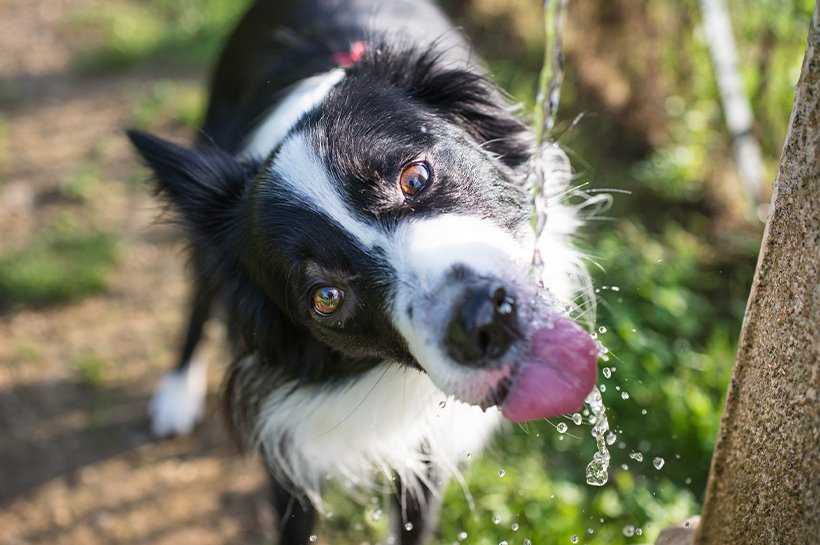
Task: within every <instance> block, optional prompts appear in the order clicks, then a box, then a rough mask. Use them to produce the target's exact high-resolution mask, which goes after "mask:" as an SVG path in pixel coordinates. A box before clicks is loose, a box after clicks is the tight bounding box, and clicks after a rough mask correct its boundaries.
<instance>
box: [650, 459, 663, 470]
mask: <svg viewBox="0 0 820 545" xmlns="http://www.w3.org/2000/svg"><path fill="white" fill-rule="evenodd" d="M665 463H666V460H664V459H663V458H661V457H660V456H658V457H657V458H655V459H653V460H652V465H653V466H655V469H658V470H660V469H663V464H665Z"/></svg>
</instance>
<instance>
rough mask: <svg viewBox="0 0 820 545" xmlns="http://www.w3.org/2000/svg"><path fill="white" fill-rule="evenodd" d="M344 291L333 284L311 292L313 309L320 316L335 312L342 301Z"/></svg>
mask: <svg viewBox="0 0 820 545" xmlns="http://www.w3.org/2000/svg"><path fill="white" fill-rule="evenodd" d="M344 298H345V292H344V291H342V290H340V289H339V288H335V287H333V286H323V287H321V288H317V289H316V291H314V292H313V310H314V311H315V312H316V314H319V315H321V316H330V315H331V314H333V313H334V312H336V311H337V310H338V309H339V307H340V306H342V301H344Z"/></svg>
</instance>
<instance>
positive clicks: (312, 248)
mask: <svg viewBox="0 0 820 545" xmlns="http://www.w3.org/2000/svg"><path fill="white" fill-rule="evenodd" d="M426 62H429V64H425V63H426ZM388 68H389V67H387V68H386V67H384V66H383V65H368V64H367V63H366V62H365V63H363V65H361V66H356V67H354V69H352V70H350V71H348V73H347V75H346V77H345V78H343V79H342V80H341V81H340V82H339V83H338V84H337V85H336V86H335V87H334V88H333V89H332V91H331V92H330V93H329V94H328V95H327V96H326V97H325V99H324V100H323V101H321V102H320V103H319V104H318V105H317V106H316V107H315V108H313V109H312V110H311V111H309V112H308V113H307V114H306V115H304V116H303V117H302V118H301V119H300V120H299V122H298V123H297V124H296V125H295V126H294V127H292V128H291V129H290V130H289V131H288V133H287V135H286V136H285V137H284V138H283V139H282V141H281V142H278V143H277V145H276V146H275V148H274V149H273V150H272V152H271V153H270V154H269V156H268V157H267V158H266V159H265V161H264V162H263V163H261V164H259V165H256V166H247V165H245V166H243V165H242V164H240V163H238V162H237V161H236V160H234V159H231V158H229V157H227V156H225V155H224V154H221V153H218V152H210V153H209V154H208V155H205V154H203V153H202V152H193V151H188V150H182V149H180V148H176V147H172V146H169V145H168V144H167V143H162V142H160V141H158V140H156V139H152V138H150V137H144V136H139V135H137V136H136V137H135V138H132V139H134V141H135V143H136V144H137V147H138V148H139V149H140V151H141V152H142V153H143V155H144V156H145V157H146V159H147V161H148V163H149V164H150V165H151V166H153V167H154V168H155V170H156V171H157V175H158V177H159V179H160V184H161V186H160V187H161V189H162V191H164V192H165V193H166V194H167V195H168V196H169V197H170V199H171V201H172V202H173V203H174V204H175V205H176V206H177V207H178V208H179V209H180V210H181V211H182V213H183V216H185V217H186V220H187V222H188V223H189V224H190V227H191V229H192V233H193V234H194V240H195V244H197V245H198V246H202V245H204V246H205V247H206V248H211V250H209V251H210V252H211V254H212V255H213V256H217V257H213V258H212V259H213V260H214V261H219V260H225V261H226V262H230V263H231V266H230V267H225V266H217V267H216V268H217V269H218V270H219V272H218V274H221V275H226V276H229V275H233V276H234V277H241V278H242V280H241V281H238V282H239V283H240V284H241V283H245V282H247V283H251V284H253V286H254V287H255V288H256V289H257V290H258V291H259V292H260V293H261V294H263V295H262V297H264V298H265V299H266V300H268V301H269V302H270V303H271V304H273V305H275V307H276V309H277V311H278V312H279V313H280V314H281V315H284V316H285V317H286V321H287V322H288V323H289V324H293V325H294V327H295V328H296V329H297V330H298V331H306V332H309V338H311V339H313V341H312V342H314V343H319V344H321V345H324V346H325V347H327V348H328V349H330V351H331V352H333V353H335V354H339V355H341V356H342V357H339V358H337V359H336V360H335V365H336V366H337V368H334V369H328V368H327V365H325V366H323V368H322V369H321V370H319V371H317V372H316V373H313V374H312V378H313V379H315V380H323V376H322V375H323V374H330V375H352V374H355V373H356V372H359V371H361V370H363V369H367V368H369V367H370V366H372V365H376V364H377V363H378V362H381V361H398V362H402V363H404V364H406V365H409V366H413V367H417V368H419V369H420V370H422V371H424V372H426V373H428V374H429V376H430V377H431V379H432V381H433V382H434V383H435V384H436V385H437V386H438V387H439V388H440V389H441V390H442V391H444V392H445V393H446V394H451V395H453V396H455V397H456V398H457V399H460V400H462V401H465V402H468V403H471V404H478V405H482V406H492V405H501V404H503V403H504V401H505V398H506V396H507V394H508V392H509V390H510V389H515V390H516V391H517V390H521V389H522V387H521V386H520V385H516V382H518V381H519V380H523V378H521V379H519V376H527V377H529V375H532V373H529V375H528V373H526V372H523V373H522V372H521V367H522V365H523V364H522V363H521V362H522V361H523V360H527V359H529V360H533V359H534V357H533V356H532V352H533V338H534V337H535V335H536V333H537V332H538V331H539V330H542V329H544V328H545V327H546V328H548V329H550V330H553V331H554V333H553V334H552V335H553V337H555V339H553V340H551V341H550V343H552V344H551V345H550V346H553V345H558V344H560V345H562V346H563V347H566V346H569V347H570V348H571V351H574V352H573V354H571V355H570V358H569V359H570V360H579V358H580V360H583V362H582V363H581V364H578V365H576V364H575V363H571V364H569V366H568V367H567V366H566V365H564V370H563V371H561V372H560V373H559V375H561V376H560V377H558V380H559V382H560V381H562V380H564V381H566V379H567V377H566V376H564V374H566V372H569V374H570V375H571V376H570V377H569V382H571V383H572V385H571V386H572V387H571V388H570V390H572V392H571V393H572V395H571V396H570V397H572V400H571V401H570V402H569V405H573V404H574V405H578V404H579V403H578V400H577V398H578V396H579V395H582V394H585V393H586V392H588V391H589V389H590V388H591V386H592V385H591V383H590V381H589V371H588V368H589V366H588V365H587V364H586V362H587V361H588V360H589V359H590V357H591V356H590V354H591V352H592V351H594V346H593V345H591V344H590V343H587V342H586V341H585V340H583V339H582V336H584V334H582V333H581V332H580V330H579V329H577V328H571V327H570V328H564V327H563V325H562V324H564V322H563V321H561V320H564V319H559V318H558V315H559V311H558V308H557V307H555V306H553V305H552V303H551V302H550V301H549V300H548V299H547V298H546V297H544V293H547V292H548V288H549V286H546V288H547V290H539V289H536V286H535V282H534V280H533V279H532V278H531V277H530V276H529V275H528V266H529V258H530V255H531V248H530V246H529V244H530V243H531V240H530V238H529V237H528V236H527V233H528V232H529V230H528V219H529V211H528V208H527V206H526V203H527V193H526V191H525V190H524V189H523V184H522V180H521V176H522V172H521V170H522V169H523V168H524V163H525V162H526V159H527V156H528V144H527V138H526V131H525V128H524V126H523V125H521V123H520V122H518V120H517V119H515V117H513V116H512V115H511V114H510V113H509V112H508V111H507V110H505V109H504V107H503V101H502V100H501V98H500V96H499V95H497V94H496V93H495V92H494V90H493V89H492V88H490V87H489V86H488V84H487V82H486V81H485V80H483V79H480V78H477V77H476V76H475V75H473V74H471V73H469V72H466V71H459V70H437V69H436V68H435V66H434V64H433V63H432V59H429V60H428V61H424V59H420V60H417V61H416V64H414V65H413V70H415V72H413V71H411V72H410V73H398V74H396V73H392V74H391V73H389V72H387V70H388ZM380 71H381V73H380ZM146 138H147V139H146ZM169 150H170V151H169ZM175 163H178V164H177V165H176V166H175ZM174 171H175V172H174ZM251 173H252V174H251ZM203 177H204V178H210V179H207V180H205V179H202V178H203ZM214 177H217V178H219V179H218V180H216V179H213V178H214ZM182 178H185V180H183V182H184V183H183V182H181V181H180V179H182ZM545 257H546V258H547V261H549V256H545ZM547 266H549V263H548V264H547ZM223 282H225V283H227V284H231V283H232V282H233V284H234V285H236V283H237V279H236V278H233V279H231V278H225V279H224V280H223ZM556 320H559V322H560V323H559V326H558V327H556V326H555V324H556ZM564 321H565V320H564ZM260 326H261V327H262V328H264V323H262V324H260V323H259V320H256V322H255V323H254V328H255V329H254V331H255V332H256V333H257V334H258V332H259V329H260ZM279 342H283V343H287V342H288V339H280V340H279ZM576 345H577V346H576ZM575 352H577V353H578V354H575ZM581 352H584V353H585V354H588V355H587V356H583V355H580V356H579V354H581ZM535 359H537V358H535ZM592 362H593V364H594V357H592ZM302 365H307V366H309V365H310V362H309V361H306V362H303V363H302ZM562 365H563V363H562ZM553 367H555V366H553ZM576 368H577V369H576ZM581 368H583V369H581ZM576 371H577V372H576ZM304 375H305V376H309V375H311V374H310V373H304ZM533 376H535V377H536V378H532V377H529V378H528V380H534V381H538V380H541V379H543V380H547V379H546V378H544V377H540V378H539V375H538V373H536V374H535V375H533ZM593 381H594V375H593ZM584 389H585V390H584ZM576 390H577V391H576ZM581 390H584V391H583V392H581ZM579 392H580V393H579ZM525 397H526V396H525ZM558 397H561V394H560V392H559V395H558ZM522 403H524V405H527V407H525V408H524V409H522V410H520V411H515V410H513V411H512V412H513V414H512V416H511V418H513V419H518V420H520V419H528V418H530V417H533V415H534V414H535V413H538V412H539V411H540V412H543V410H544V408H543V407H540V406H539V407H536V408H535V409H532V407H530V406H529V405H531V400H530V399H529V398H526V399H524V401H523V402H522ZM519 404H520V403H519ZM536 405H537V403H536ZM558 405H560V407H557V406H556V408H555V410H558V409H559V408H560V409H561V411H559V412H563V411H564V410H569V409H567V408H566V407H564V406H565V405H567V402H566V401H563V402H560V403H558ZM569 405H567V406H569ZM552 412H554V411H552Z"/></svg>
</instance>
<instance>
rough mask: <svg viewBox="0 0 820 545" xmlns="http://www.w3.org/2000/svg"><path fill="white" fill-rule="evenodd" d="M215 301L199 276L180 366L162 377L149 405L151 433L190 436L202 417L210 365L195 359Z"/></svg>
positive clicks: (180, 357)
mask: <svg viewBox="0 0 820 545" xmlns="http://www.w3.org/2000/svg"><path fill="white" fill-rule="evenodd" d="M212 301H213V292H212V291H211V290H210V289H208V287H207V286H205V283H204V282H203V281H201V280H199V279H198V277H197V280H196V281H195V284H194V293H193V297H192V301H191V313H190V315H189V318H188V329H187V331H186V333H185V341H184V342H183V344H182V350H181V351H180V355H179V359H178V360H177V365H176V367H175V368H174V370H173V371H171V372H169V373H167V374H166V375H165V376H164V377H163V378H162V381H161V382H160V384H159V387H158V388H157V390H156V392H155V393H154V397H153V399H152V400H151V404H150V406H149V412H150V415H151V431H152V432H153V433H154V435H156V436H157V437H164V436H168V435H184V434H187V433H190V432H191V430H192V429H193V428H194V425H195V424H196V423H197V422H198V421H199V419H200V418H201V417H202V411H203V409H204V406H205V394H206V392H207V388H208V384H207V366H206V364H205V362H202V361H193V360H192V357H193V354H194V351H195V350H196V347H197V345H198V344H199V341H200V340H201V339H202V332H203V329H204V327H205V323H206V322H207V321H208V315H209V314H210V310H211V302H212Z"/></svg>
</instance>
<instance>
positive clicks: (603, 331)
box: [598, 326, 606, 335]
mask: <svg viewBox="0 0 820 545" xmlns="http://www.w3.org/2000/svg"><path fill="white" fill-rule="evenodd" d="M598 333H600V334H601V335H603V334H604V333H606V327H604V326H601V327H599V328H598Z"/></svg>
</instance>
